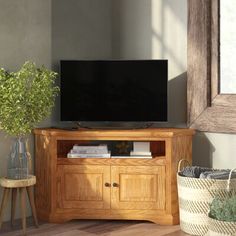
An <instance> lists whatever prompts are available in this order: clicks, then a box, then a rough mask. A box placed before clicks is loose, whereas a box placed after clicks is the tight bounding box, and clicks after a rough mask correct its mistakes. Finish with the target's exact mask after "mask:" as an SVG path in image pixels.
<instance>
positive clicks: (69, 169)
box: [57, 165, 110, 209]
mask: <svg viewBox="0 0 236 236" xmlns="http://www.w3.org/2000/svg"><path fill="white" fill-rule="evenodd" d="M105 183H110V166H95V165H94V166H91V165H59V166H58V184H57V203H58V204H57V205H58V207H59V208H74V209H91V208H92V209H109V208H110V186H105ZM106 185H107V184H106Z"/></svg>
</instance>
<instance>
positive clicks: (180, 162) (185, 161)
mask: <svg viewBox="0 0 236 236" xmlns="http://www.w3.org/2000/svg"><path fill="white" fill-rule="evenodd" d="M182 163H186V164H187V165H189V166H190V163H189V162H188V161H187V160H186V159H181V160H179V163H178V172H180V169H181V164H182Z"/></svg>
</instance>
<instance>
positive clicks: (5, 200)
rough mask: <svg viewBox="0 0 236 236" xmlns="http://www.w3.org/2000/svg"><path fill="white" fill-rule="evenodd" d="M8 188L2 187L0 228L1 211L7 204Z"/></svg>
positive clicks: (1, 216)
mask: <svg viewBox="0 0 236 236" xmlns="http://www.w3.org/2000/svg"><path fill="white" fill-rule="evenodd" d="M9 192H10V189H9V188H4V189H3V197H2V204H1V209H0V229H1V226H2V218H3V211H4V210H5V207H6V205H7V199H8V196H9Z"/></svg>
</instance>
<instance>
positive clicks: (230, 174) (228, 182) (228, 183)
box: [227, 168, 236, 192]
mask: <svg viewBox="0 0 236 236" xmlns="http://www.w3.org/2000/svg"><path fill="white" fill-rule="evenodd" d="M234 171H236V168H234V169H232V170H231V171H230V173H229V179H228V181H227V191H228V192H229V191H230V182H231V177H232V174H233V172H234Z"/></svg>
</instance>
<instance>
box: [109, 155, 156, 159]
mask: <svg viewBox="0 0 236 236" xmlns="http://www.w3.org/2000/svg"><path fill="white" fill-rule="evenodd" d="M111 158H130V159H135V158H148V159H151V158H152V156H111Z"/></svg>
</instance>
